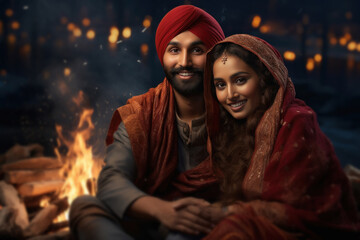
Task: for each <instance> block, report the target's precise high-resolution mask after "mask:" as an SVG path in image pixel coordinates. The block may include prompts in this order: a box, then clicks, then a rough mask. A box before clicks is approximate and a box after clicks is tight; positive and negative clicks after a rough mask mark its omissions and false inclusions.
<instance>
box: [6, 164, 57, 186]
mask: <svg viewBox="0 0 360 240" xmlns="http://www.w3.org/2000/svg"><path fill="white" fill-rule="evenodd" d="M4 178H5V181H6V182H8V183H11V184H22V183H26V182H35V181H50V180H62V179H63V177H62V176H61V169H60V168H59V169H50V170H43V169H38V170H11V171H7V172H5V177H4Z"/></svg>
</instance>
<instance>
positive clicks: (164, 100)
mask: <svg viewBox="0 0 360 240" xmlns="http://www.w3.org/2000/svg"><path fill="white" fill-rule="evenodd" d="M175 121H176V120H175V99H174V96H173V90H172V87H171V85H170V84H169V82H168V81H167V80H166V79H164V81H163V82H162V83H160V84H159V85H158V86H157V87H156V88H151V89H150V90H149V91H148V92H147V93H145V94H143V95H140V96H135V97H133V98H131V99H129V100H128V102H127V104H126V105H124V106H122V107H119V108H118V109H117V110H116V111H115V112H114V114H113V117H112V120H111V123H110V127H109V130H108V134H107V138H106V143H107V145H109V144H111V143H112V142H113V141H114V139H113V134H114V132H115V131H116V130H117V128H118V126H119V124H120V123H121V122H124V124H125V128H126V131H127V133H128V135H129V138H130V142H131V146H132V150H133V155H134V159H135V162H136V168H137V176H136V180H135V184H136V186H137V187H139V188H140V189H141V190H143V191H145V192H146V193H148V194H151V195H157V196H161V197H165V198H175V197H181V196H184V195H190V194H191V195H192V196H198V197H206V198H208V199H209V198H211V197H212V196H211V192H213V190H214V188H213V187H212V186H213V184H214V183H216V178H215V177H214V175H213V172H212V169H211V167H210V160H209V158H207V159H204V161H203V162H202V163H201V164H199V165H198V166H197V167H195V168H194V169H191V170H188V171H186V172H184V173H181V174H179V173H178V172H177V170H176V168H177V162H178V135H177V127H176V122H175ZM119 154H121V153H119ZM216 189H217V188H216ZM208 190H209V191H208Z"/></svg>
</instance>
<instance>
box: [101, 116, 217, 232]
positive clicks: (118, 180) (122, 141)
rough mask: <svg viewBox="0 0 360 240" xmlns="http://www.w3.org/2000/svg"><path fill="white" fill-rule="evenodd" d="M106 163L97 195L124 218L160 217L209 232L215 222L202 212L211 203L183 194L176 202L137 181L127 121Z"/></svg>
mask: <svg viewBox="0 0 360 240" xmlns="http://www.w3.org/2000/svg"><path fill="white" fill-rule="evenodd" d="M105 163H106V165H105V167H104V168H103V169H102V171H101V173H100V176H99V180H98V193H97V197H98V198H99V199H100V200H101V201H102V202H104V203H105V205H106V206H107V207H108V208H109V209H111V211H112V212H114V213H115V214H116V216H117V217H118V218H120V219H122V218H123V217H124V216H125V215H126V216H128V217H131V218H134V219H142V220H158V221H159V222H161V223H162V224H163V225H165V226H166V227H168V228H169V229H172V230H176V231H180V232H185V233H188V234H199V233H200V232H203V233H208V232H210V230H211V223H210V222H209V221H207V220H205V219H203V218H201V217H200V216H199V213H200V211H201V208H202V207H204V206H208V205H209V203H208V202H206V201H205V200H202V199H197V198H191V197H189V198H183V199H179V200H176V201H173V202H169V201H164V200H162V199H160V198H157V197H154V196H149V195H147V194H145V193H144V192H143V191H141V190H140V189H138V188H137V187H136V186H135V185H134V183H133V181H134V180H135V177H136V165H135V160H134V157H133V154H132V149H131V143H130V139H129V136H128V134H127V132H126V129H125V126H124V124H123V123H121V124H120V125H119V128H118V130H117V131H116V132H115V133H114V142H113V143H112V144H111V145H110V146H109V147H108V148H107V153H106V158H105Z"/></svg>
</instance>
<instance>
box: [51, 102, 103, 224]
mask: <svg viewBox="0 0 360 240" xmlns="http://www.w3.org/2000/svg"><path fill="white" fill-rule="evenodd" d="M93 112H94V110H93V109H84V110H83V112H82V114H81V116H80V119H79V124H78V126H77V129H76V130H75V131H74V132H73V133H72V135H73V141H69V140H68V139H66V138H65V137H64V135H63V134H62V132H63V131H62V127H61V126H59V125H56V131H57V134H58V144H59V143H63V144H65V145H66V147H67V148H68V152H67V154H66V156H65V157H62V156H60V154H59V151H58V149H55V152H56V154H57V156H58V158H59V159H60V160H62V162H64V167H63V175H64V177H65V183H64V185H63V187H62V189H61V190H60V193H59V198H64V197H67V199H68V202H69V204H71V203H72V201H73V200H74V199H75V198H76V197H78V196H81V195H95V191H96V189H95V182H96V178H97V176H98V174H99V172H100V169H101V163H98V162H96V161H95V160H94V157H93V153H92V147H91V146H88V145H87V141H88V140H89V139H90V137H91V132H92V130H93V129H94V124H93V123H92V121H91V116H92V114H93ZM59 145H60V144H59ZM67 216H68V211H66V212H65V213H64V214H62V215H61V216H59V217H58V218H57V219H56V221H64V220H66V219H67V218H68V217H67Z"/></svg>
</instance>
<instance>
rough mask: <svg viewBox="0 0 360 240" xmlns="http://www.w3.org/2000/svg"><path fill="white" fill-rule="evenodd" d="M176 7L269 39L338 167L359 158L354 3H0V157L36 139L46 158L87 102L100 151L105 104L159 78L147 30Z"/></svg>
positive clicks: (229, 29) (357, 4) (107, 113)
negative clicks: (332, 149) (190, 7)
mask: <svg viewBox="0 0 360 240" xmlns="http://www.w3.org/2000/svg"><path fill="white" fill-rule="evenodd" d="M181 4H193V5H195V6H198V7H200V8H203V9H204V10H206V11H207V12H209V13H210V14H211V15H212V16H214V17H215V19H217V20H218V22H219V23H220V25H221V26H222V27H223V30H224V32H225V35H227V36H228V35H231V34H235V33H248V34H253V35H256V36H259V37H261V38H264V39H265V40H267V41H268V42H270V43H271V44H272V45H274V46H275V47H276V48H277V49H278V50H279V51H280V53H281V54H283V57H284V59H285V64H286V66H287V67H288V69H289V74H290V76H291V78H292V80H293V82H294V84H295V88H296V91H297V96H298V97H299V98H301V99H303V100H304V101H305V102H306V103H307V104H308V105H310V106H311V107H312V108H313V109H314V110H315V111H316V112H317V114H318V120H319V123H320V126H321V128H322V130H323V131H324V132H325V134H326V135H327V136H328V137H329V138H330V140H331V141H332V143H333V145H334V147H335V150H336V153H337V155H338V157H339V159H340V161H341V164H342V165H343V166H345V165H346V164H353V165H355V166H359V165H360V161H359V150H360V140H359V136H360V125H359V124H358V123H359V121H360V91H359V90H358V88H359V87H360V81H359V78H360V16H359V12H360V11H359V10H360V1H358V0H342V1H335V0H329V1H324V0H311V1H310V0H256V1H242V0H238V1H233V0H231V1H230V0H222V1H218V0H217V1H215V0H193V1H190V0H187V1H165V0H164V1H160V0H148V1H145V0H142V1H141V0H131V1H129V0H126V1H125V0H61V1H60V0H0V154H1V153H4V152H6V151H7V150H8V149H9V148H10V147H12V146H13V145H14V144H21V145H27V144H31V143H39V144H41V145H42V146H44V148H45V153H46V154H47V155H54V148H55V147H57V146H58V145H59V141H58V139H59V136H58V133H57V132H56V126H61V128H62V133H63V134H64V135H65V137H67V138H71V137H72V135H73V131H74V130H76V129H77V127H78V122H79V118H80V116H81V113H82V112H83V111H84V109H90V110H92V111H91V119H92V124H93V125H94V128H93V130H92V132H91V138H90V139H89V140H88V142H87V144H89V145H90V146H91V147H92V151H93V153H94V155H96V156H97V157H100V158H101V157H102V156H103V155H104V152H105V140H104V139H105V135H106V131H107V128H108V124H109V122H110V119H111V116H112V113H113V111H114V110H115V109H116V108H117V107H119V106H121V105H123V104H124V103H125V102H126V100H127V99H128V98H130V97H131V96H134V95H138V94H142V93H144V92H146V91H147V90H148V89H149V88H151V87H154V86H156V85H157V84H158V83H160V82H161V81H162V80H163V78H164V73H163V70H162V67H161V65H160V62H159V60H158V58H157V55H156V49H155V43H154V39H155V31H156V27H157V25H158V23H159V21H160V20H161V18H162V17H163V16H164V15H165V14H166V13H167V12H168V11H169V10H171V9H172V8H173V7H175V6H178V5H181ZM63 151H66V149H64V150H63Z"/></svg>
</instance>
